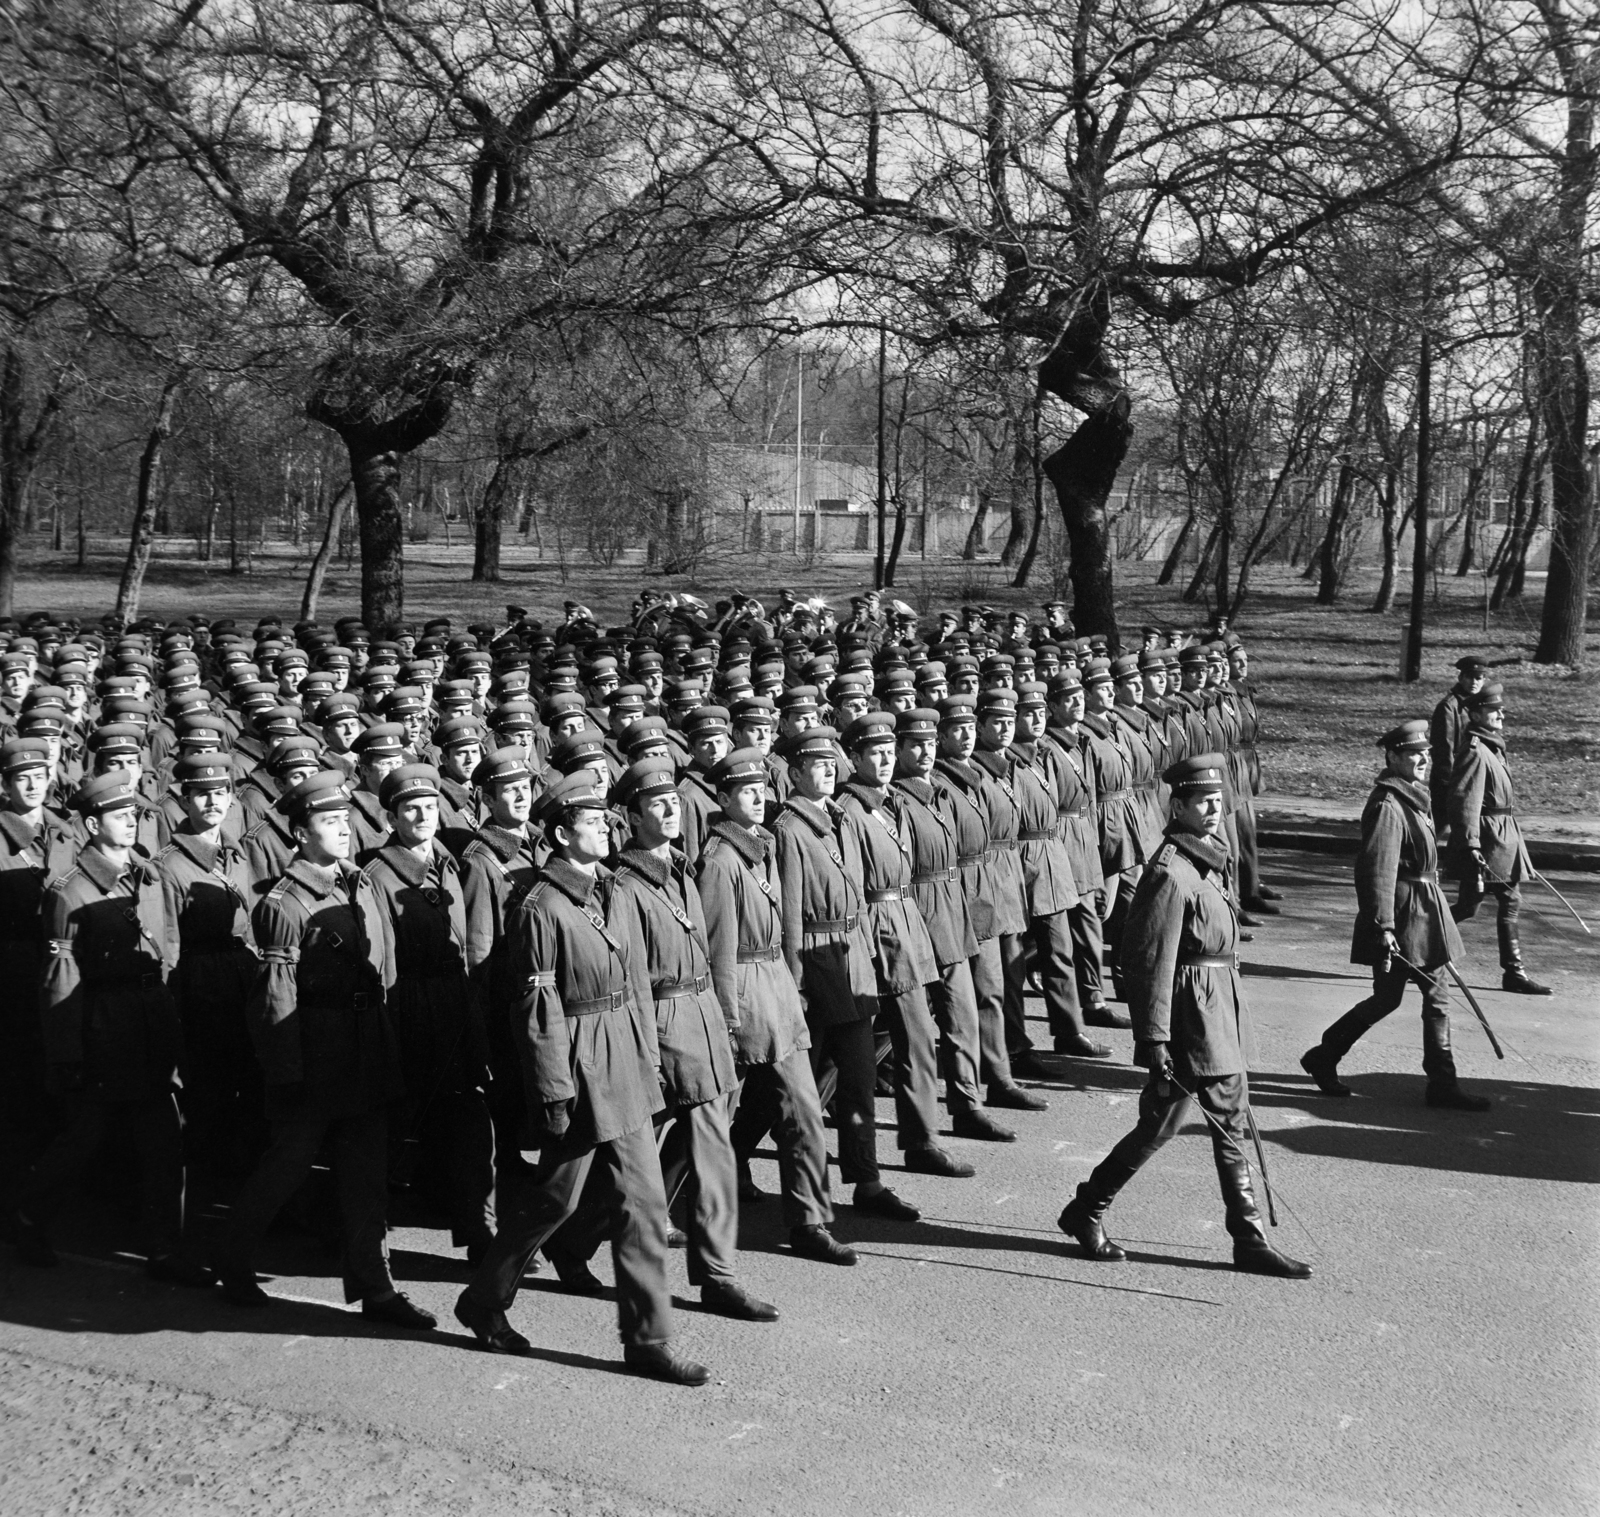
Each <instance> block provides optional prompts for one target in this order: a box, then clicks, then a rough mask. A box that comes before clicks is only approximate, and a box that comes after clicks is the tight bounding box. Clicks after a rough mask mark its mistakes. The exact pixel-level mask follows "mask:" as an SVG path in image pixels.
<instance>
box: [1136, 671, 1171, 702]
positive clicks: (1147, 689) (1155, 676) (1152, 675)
mask: <svg viewBox="0 0 1600 1517" xmlns="http://www.w3.org/2000/svg"><path fill="white" fill-rule="evenodd" d="M1140 678H1141V679H1142V680H1143V681H1144V695H1145V699H1146V700H1159V699H1160V698H1161V697H1162V696H1163V695H1165V694H1166V693H1167V671H1166V670H1165V669H1146V670H1145V671H1144V673H1143V674H1142V675H1141V676H1140Z"/></svg>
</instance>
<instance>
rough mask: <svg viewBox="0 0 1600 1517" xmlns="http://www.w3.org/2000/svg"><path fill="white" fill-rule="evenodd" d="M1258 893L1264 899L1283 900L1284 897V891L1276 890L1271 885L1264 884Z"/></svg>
mask: <svg viewBox="0 0 1600 1517" xmlns="http://www.w3.org/2000/svg"><path fill="white" fill-rule="evenodd" d="M1256 895H1257V896H1259V897H1260V899H1262V900H1263V901H1281V900H1282V899H1283V892H1282V891H1281V890H1274V889H1273V888H1272V886H1270V885H1263V886H1262V887H1261V888H1260V889H1259V890H1258V891H1256Z"/></svg>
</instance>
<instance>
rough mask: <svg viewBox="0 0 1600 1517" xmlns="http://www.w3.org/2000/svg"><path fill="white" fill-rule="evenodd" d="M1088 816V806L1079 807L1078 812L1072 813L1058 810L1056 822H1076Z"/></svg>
mask: <svg viewBox="0 0 1600 1517" xmlns="http://www.w3.org/2000/svg"><path fill="white" fill-rule="evenodd" d="M1088 814H1089V808H1088V807H1087V806H1079V807H1078V808H1077V809H1076V810H1072V811H1065V810H1059V809H1058V810H1057V812H1056V820H1057V821H1058V822H1076V821H1078V820H1079V819H1080V818H1081V817H1086V816H1088Z"/></svg>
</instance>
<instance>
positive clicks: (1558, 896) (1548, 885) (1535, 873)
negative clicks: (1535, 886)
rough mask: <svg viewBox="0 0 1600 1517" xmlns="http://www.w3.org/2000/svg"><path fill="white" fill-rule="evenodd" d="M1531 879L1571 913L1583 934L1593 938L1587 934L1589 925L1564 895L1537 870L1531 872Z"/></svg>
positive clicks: (1590, 933) (1590, 934)
mask: <svg viewBox="0 0 1600 1517" xmlns="http://www.w3.org/2000/svg"><path fill="white" fill-rule="evenodd" d="M1533 877H1534V879H1536V880H1537V881H1538V882H1539V883H1540V884H1541V885H1543V886H1544V888H1545V889H1546V890H1548V891H1549V892H1550V894H1551V895H1553V896H1554V897H1555V898H1556V899H1557V900H1558V901H1560V902H1561V904H1562V905H1563V906H1565V907H1566V908H1567V910H1568V911H1569V912H1571V914H1572V920H1573V921H1574V922H1576V923H1577V924H1578V926H1580V927H1581V928H1583V930H1584V931H1585V932H1588V933H1589V936H1590V937H1591V938H1592V937H1593V936H1594V934H1593V933H1592V932H1589V924H1588V923H1587V922H1586V921H1584V919H1583V918H1582V917H1581V916H1579V915H1578V913H1577V911H1576V910H1575V909H1574V907H1573V904H1572V902H1571V901H1569V900H1568V899H1567V898H1566V897H1565V896H1564V895H1562V893H1561V892H1560V891H1559V890H1557V889H1556V887H1555V886H1554V885H1552V884H1551V883H1550V881H1549V880H1547V879H1546V878H1545V877H1544V876H1543V875H1542V874H1540V873H1539V871H1538V870H1537V869H1535V870H1534V871H1533Z"/></svg>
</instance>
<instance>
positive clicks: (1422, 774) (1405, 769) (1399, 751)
mask: <svg viewBox="0 0 1600 1517" xmlns="http://www.w3.org/2000/svg"><path fill="white" fill-rule="evenodd" d="M1388 758H1389V773H1390V774H1392V775H1394V776H1396V777H1397V778H1399V779H1402V780H1411V781H1412V782H1413V783H1414V784H1418V785H1421V784H1424V783H1425V782H1426V781H1427V778H1428V770H1429V769H1430V768H1431V767H1432V763H1433V758H1432V755H1431V754H1430V753H1429V752H1428V750H1427V749H1426V748H1391V749H1390V750H1389V755H1388Z"/></svg>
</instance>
